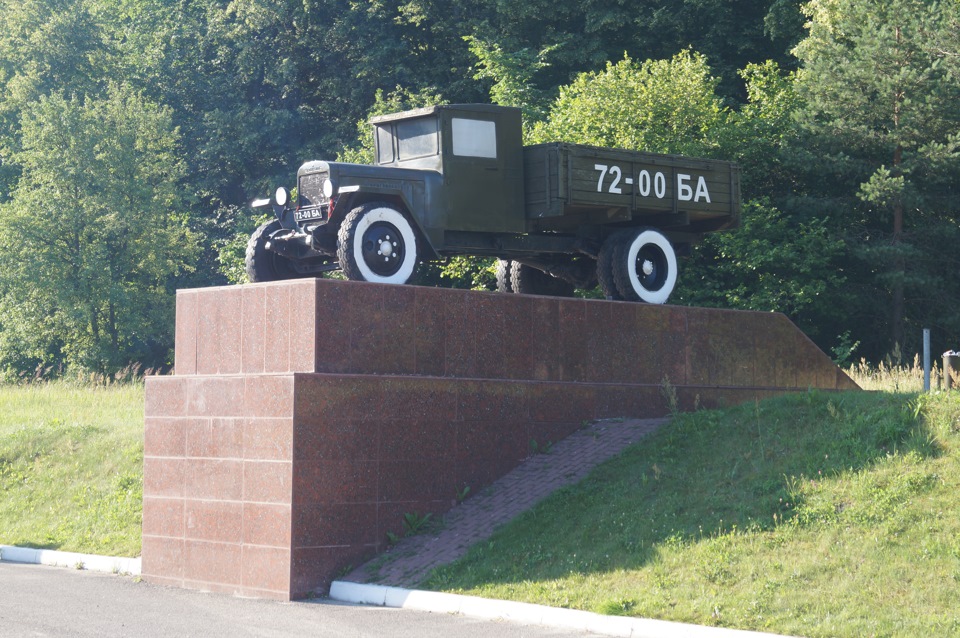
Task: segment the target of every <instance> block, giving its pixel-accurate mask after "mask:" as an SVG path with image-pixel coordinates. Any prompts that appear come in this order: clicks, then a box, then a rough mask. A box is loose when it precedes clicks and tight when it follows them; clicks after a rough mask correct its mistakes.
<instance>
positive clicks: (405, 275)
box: [337, 202, 419, 284]
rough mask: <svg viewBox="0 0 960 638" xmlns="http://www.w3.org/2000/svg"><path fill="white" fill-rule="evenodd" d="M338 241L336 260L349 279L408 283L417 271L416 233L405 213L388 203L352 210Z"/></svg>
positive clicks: (344, 222)
mask: <svg viewBox="0 0 960 638" xmlns="http://www.w3.org/2000/svg"><path fill="white" fill-rule="evenodd" d="M337 240H338V241H337V243H338V247H337V259H338V260H339V261H340V268H341V270H343V273H344V274H345V275H346V276H347V279H351V280H353V281H372V282H375V283H381V284H405V283H407V282H408V281H409V280H410V279H411V278H412V277H413V274H414V273H415V272H416V270H417V263H418V262H419V245H418V243H417V233H416V231H415V230H414V228H413V226H411V225H410V221H409V220H408V219H407V218H406V217H405V216H404V215H403V213H401V212H400V211H398V210H396V209H395V208H393V207H392V206H391V205H390V204H387V203H385V202H372V203H369V204H364V205H363V206H360V207H358V208H355V209H353V210H352V211H350V213H349V214H348V215H347V216H346V218H345V219H344V220H343V223H342V224H341V225H340V231H339V233H338V235H337Z"/></svg>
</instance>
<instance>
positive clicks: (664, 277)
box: [613, 228, 677, 304]
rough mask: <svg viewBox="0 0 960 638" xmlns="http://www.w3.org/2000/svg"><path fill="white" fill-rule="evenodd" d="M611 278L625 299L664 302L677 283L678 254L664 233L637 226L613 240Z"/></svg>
mask: <svg viewBox="0 0 960 638" xmlns="http://www.w3.org/2000/svg"><path fill="white" fill-rule="evenodd" d="M613 278H614V280H615V281H616V283H617V290H618V291H619V292H620V294H621V295H623V298H624V299H628V300H630V301H638V300H639V301H645V302H647V303H656V304H662V303H666V302H667V299H668V298H669V297H670V293H672V292H673V288H674V286H676V285H677V255H676V253H675V252H674V251H673V246H671V245H670V241H669V240H668V239H667V238H666V237H664V236H663V233H661V232H659V231H657V230H654V229H652V228H641V229H637V230H635V231H632V232H631V233H630V234H629V235H627V236H626V237H625V239H624V240H623V241H620V242H617V244H616V249H615V251H614V255H613Z"/></svg>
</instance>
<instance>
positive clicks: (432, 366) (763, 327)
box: [142, 279, 857, 600]
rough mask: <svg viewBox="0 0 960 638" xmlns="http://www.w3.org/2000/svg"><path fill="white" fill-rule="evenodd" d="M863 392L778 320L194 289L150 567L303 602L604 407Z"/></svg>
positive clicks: (146, 524) (149, 430)
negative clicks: (810, 392) (813, 390)
mask: <svg viewBox="0 0 960 638" xmlns="http://www.w3.org/2000/svg"><path fill="white" fill-rule="evenodd" d="M856 387H857V386H856V385H855V384H854V383H853V382H852V381H851V380H850V379H849V378H848V377H847V376H846V375H845V374H844V373H843V372H842V371H840V370H839V369H838V368H837V367H836V366H834V365H833V363H832V362H831V361H830V359H829V358H828V357H827V356H826V355H824V354H823V353H822V352H821V351H820V350H819V349H818V348H817V347H816V346H815V345H814V344H813V343H812V342H811V341H810V340H809V339H808V338H807V337H806V336H804V335H803V334H802V333H801V332H800V331H799V330H798V329H797V328H796V327H795V326H794V325H793V324H792V323H791V322H790V321H789V320H788V319H787V318H786V317H784V316H783V315H780V314H773V313H760V312H744V311H730V310H714V309H705V308H684V307H678V306H650V305H644V304H637V303H626V302H615V301H599V300H583V299H561V298H554V297H534V296H527V295H514V294H498V293H483V292H474V291H462V290H444V289H436V288H424V287H415V286H385V285H378V284H369V283H362V282H346V281H334V280H322V279H320V280H313V279H309V280H294V281H288V282H276V283H269V284H255V285H249V286H234V287H224V288H206V289H198V290H181V291H179V292H178V293H177V324H176V359H175V374H174V375H172V376H165V377H149V378H148V379H147V381H146V424H145V441H144V489H143V491H144V495H143V554H142V557H143V563H142V573H143V577H144V578H145V579H147V580H149V581H151V582H155V583H162V584H168V585H177V586H181V587H186V588H191V589H202V590H209V591H217V592H226V593H233V594H238V595H242V596H254V597H264V598H274V599H280V600H290V599H296V598H302V597H305V596H307V595H310V594H311V593H312V592H321V593H322V592H324V591H325V590H326V588H327V587H328V586H329V584H330V582H331V581H332V580H334V579H335V578H336V577H337V576H338V575H340V574H342V573H344V572H345V570H347V569H348V568H349V567H350V566H355V565H358V564H360V563H361V562H363V561H364V560H366V559H369V558H370V557H372V556H374V555H375V554H377V553H378V552H380V551H382V550H383V549H385V547H386V545H387V543H388V539H389V536H390V535H398V536H399V535H402V534H403V533H404V531H405V525H408V526H409V525H410V524H411V521H412V522H413V523H414V524H415V523H416V521H417V520H418V519H420V518H422V517H424V516H426V514H428V513H432V514H433V515H435V516H436V515H439V514H441V513H443V512H445V511H446V510H448V509H449V508H450V507H452V506H453V505H454V504H455V502H456V500H457V498H458V496H459V495H462V493H463V490H464V488H465V487H467V486H469V487H470V488H471V491H473V493H476V491H477V490H480V489H482V488H483V487H484V486H486V485H489V484H490V483H492V482H493V481H494V480H495V479H497V478H498V477H500V476H501V475H503V474H505V473H507V472H508V471H510V470H511V469H512V468H514V467H515V466H517V465H518V464H519V463H520V462H521V461H522V460H523V459H524V458H525V457H527V456H529V455H530V453H531V452H532V451H535V450H537V449H543V446H546V445H548V444H550V443H554V442H557V441H559V440H561V439H562V438H564V437H565V436H567V435H569V434H570V433H572V432H574V431H575V430H577V429H578V428H580V427H582V426H583V425H584V424H585V423H588V422H591V421H594V420H597V419H610V418H616V417H628V418H651V417H660V416H664V415H666V414H669V413H670V411H671V410H674V409H679V410H691V409H694V408H695V407H713V406H719V405H732V404H736V403H740V402H743V401H752V400H754V399H760V398H764V397H768V396H773V395H776V394H781V393H783V392H797V391H806V390H807V389H809V388H819V389H824V390H846V389H855V388H856Z"/></svg>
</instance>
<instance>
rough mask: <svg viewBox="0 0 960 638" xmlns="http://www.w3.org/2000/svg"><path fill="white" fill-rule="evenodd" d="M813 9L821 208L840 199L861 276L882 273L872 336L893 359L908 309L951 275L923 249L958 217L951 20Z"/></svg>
mask: <svg viewBox="0 0 960 638" xmlns="http://www.w3.org/2000/svg"><path fill="white" fill-rule="evenodd" d="M804 11H805V13H806V14H807V15H808V16H809V18H810V22H809V23H808V28H809V35H808V36H807V37H806V39H804V40H803V41H802V42H801V43H800V44H799V45H798V46H797V48H796V54H797V56H798V57H799V58H800V59H801V61H802V62H803V69H802V71H801V73H800V75H799V78H798V84H797V89H798V93H799V95H800V96H801V98H802V99H803V103H804V107H803V109H802V110H800V111H798V115H799V117H800V121H801V123H802V124H803V126H804V128H805V130H806V131H808V132H809V133H810V134H811V137H810V138H809V140H808V148H807V151H808V152H809V153H810V155H809V157H811V158H813V157H815V158H816V161H817V172H818V173H820V175H821V176H822V175H824V174H826V175H829V176H830V177H829V178H828V179H827V180H823V181H822V182H821V183H822V191H821V193H822V198H823V199H824V200H826V198H827V197H839V199H841V200H842V207H843V208H845V209H846V210H847V211H848V215H847V217H846V219H844V220H843V221H844V223H845V224H846V225H847V228H848V229H849V231H850V232H849V235H848V237H849V239H850V240H851V248H852V251H853V254H854V256H855V257H856V258H858V259H859V260H860V262H861V264H860V270H861V272H862V274H863V275H864V276H867V277H869V275H868V274H867V273H869V272H871V271H872V272H873V273H874V275H873V288H874V291H873V295H877V293H880V294H881V295H882V296H883V297H884V298H885V300H886V301H885V304H884V305H886V306H887V312H886V313H884V314H885V315H886V316H885V318H881V319H874V325H873V326H872V329H873V330H876V331H878V332H879V331H880V330H881V326H883V325H885V326H886V330H884V332H886V334H888V335H889V337H888V338H889V341H888V348H889V349H896V348H899V347H900V346H902V345H903V343H904V338H905V332H906V330H905V328H906V326H907V325H908V324H909V323H912V321H911V320H913V319H915V318H916V316H917V315H918V314H920V313H916V312H914V313H913V315H908V308H919V307H920V306H922V305H923V304H924V303H926V302H927V297H928V295H929V294H930V292H931V291H933V290H942V289H943V282H942V281H941V278H942V277H943V276H944V275H946V273H944V272H943V271H942V269H939V268H934V269H930V268H928V267H927V263H928V260H925V259H923V258H922V255H921V253H923V252H925V251H926V250H927V247H926V246H924V245H923V244H922V243H920V241H919V240H920V238H921V237H923V236H926V235H928V229H929V228H931V226H937V225H941V224H939V222H938V221H937V220H938V219H941V220H942V219H950V218H952V217H953V216H954V215H955V213H956V210H957V205H956V203H955V202H951V201H949V198H948V197H944V195H946V194H947V193H948V192H949V190H950V186H949V185H950V183H951V182H954V180H955V179H956V177H957V175H958V166H960V165H958V159H960V156H958V154H957V151H958V148H960V147H958V142H960V138H958V130H960V82H958V80H960V78H958V77H957V76H955V75H953V74H951V73H949V71H948V68H949V67H948V66H947V65H944V64H941V60H940V57H941V56H940V55H938V53H937V51H936V48H935V46H934V43H936V42H937V41H938V40H939V38H938V34H942V33H944V31H945V30H946V29H947V25H948V22H947V15H946V14H945V12H944V8H943V5H940V4H937V3H933V2H926V1H924V0H883V1H881V0H812V1H811V2H809V3H807V4H806V5H804ZM954 183H955V182H954ZM824 205H829V206H831V208H833V209H834V210H835V208H836V207H835V204H833V203H829V204H828V203H827V202H826V201H824ZM911 312H912V311H911Z"/></svg>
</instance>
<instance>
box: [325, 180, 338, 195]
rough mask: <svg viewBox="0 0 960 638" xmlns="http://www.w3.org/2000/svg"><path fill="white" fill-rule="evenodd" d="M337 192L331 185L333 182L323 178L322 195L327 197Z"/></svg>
mask: <svg viewBox="0 0 960 638" xmlns="http://www.w3.org/2000/svg"><path fill="white" fill-rule="evenodd" d="M336 192H337V187H336V186H334V185H333V182H332V181H330V180H329V179H325V180H323V196H324V197H326V198H327V199H330V198H331V197H333V194H334V193H336Z"/></svg>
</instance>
